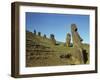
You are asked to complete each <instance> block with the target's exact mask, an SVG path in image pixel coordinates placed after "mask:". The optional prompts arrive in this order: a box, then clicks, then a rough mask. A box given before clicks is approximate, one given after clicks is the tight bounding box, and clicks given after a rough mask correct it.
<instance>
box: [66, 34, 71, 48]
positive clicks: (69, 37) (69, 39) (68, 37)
mask: <svg viewBox="0 0 100 80" xmlns="http://www.w3.org/2000/svg"><path fill="white" fill-rule="evenodd" d="M70 42H71V35H70V33H68V34H67V37H66V46H67V47H70V46H71V43H70Z"/></svg>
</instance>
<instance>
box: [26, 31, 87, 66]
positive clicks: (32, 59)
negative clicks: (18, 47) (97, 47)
mask: <svg viewBox="0 0 100 80" xmlns="http://www.w3.org/2000/svg"><path fill="white" fill-rule="evenodd" d="M56 42H57V45H54V44H53V43H52V40H51V39H49V38H44V37H42V36H39V35H34V34H33V33H32V32H29V31H26V66H27V67H35V66H55V65H73V64H79V61H78V60H77V57H76V54H77V53H79V52H78V50H77V49H75V48H73V47H66V46H65V43H63V42H59V41H56ZM83 48H84V49H85V50H86V56H88V57H87V58H88V59H87V60H86V63H89V54H88V53H89V45H88V44H83Z"/></svg>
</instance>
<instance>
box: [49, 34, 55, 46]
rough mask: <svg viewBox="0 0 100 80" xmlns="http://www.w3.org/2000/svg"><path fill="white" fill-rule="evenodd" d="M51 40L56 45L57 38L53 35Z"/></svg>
mask: <svg viewBox="0 0 100 80" xmlns="http://www.w3.org/2000/svg"><path fill="white" fill-rule="evenodd" d="M50 39H51V40H52V43H53V44H54V45H56V40H55V37H54V35H53V34H50Z"/></svg>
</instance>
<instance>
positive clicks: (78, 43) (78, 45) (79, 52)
mask: <svg viewBox="0 0 100 80" xmlns="http://www.w3.org/2000/svg"><path fill="white" fill-rule="evenodd" d="M71 32H72V39H73V47H74V48H75V49H76V53H75V56H76V58H77V59H78V60H79V62H80V63H79V64H84V57H83V47H82V41H83V39H82V38H81V37H80V35H79V33H78V29H77V26H76V24H71Z"/></svg>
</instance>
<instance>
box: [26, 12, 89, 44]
mask: <svg viewBox="0 0 100 80" xmlns="http://www.w3.org/2000/svg"><path fill="white" fill-rule="evenodd" d="M73 23H74V24H76V25H77V27H78V32H79V34H80V36H81V37H82V38H83V42H84V43H89V35H90V34H89V15H74V14H51V13H33V12H26V30H28V31H31V32H33V31H34V29H35V30H36V31H37V32H41V34H42V35H44V34H46V35H47V36H48V37H49V35H50V34H54V35H55V38H56V40H57V41H61V42H65V39H66V34H67V33H71V24H73Z"/></svg>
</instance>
